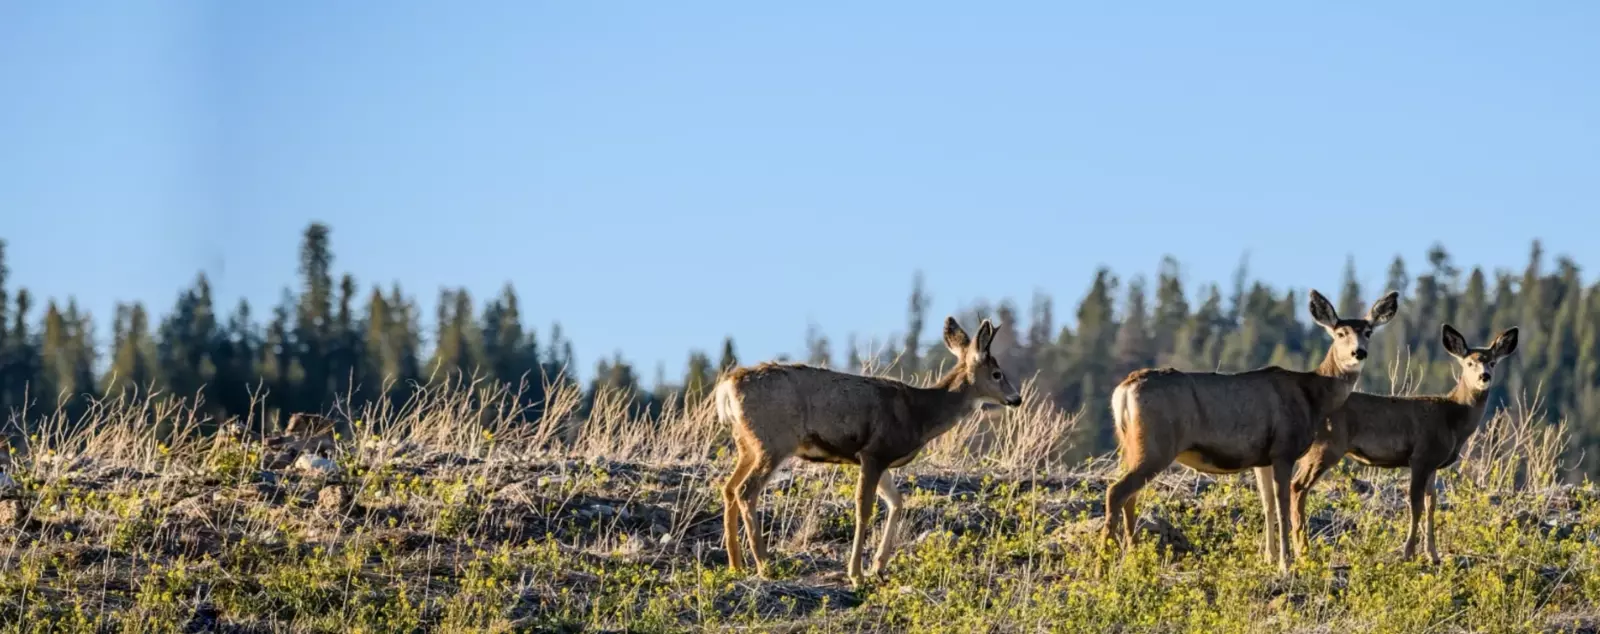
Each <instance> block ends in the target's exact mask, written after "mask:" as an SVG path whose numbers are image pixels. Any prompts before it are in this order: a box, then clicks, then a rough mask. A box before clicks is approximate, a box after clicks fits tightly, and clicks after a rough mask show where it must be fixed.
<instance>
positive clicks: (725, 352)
mask: <svg viewBox="0 0 1600 634" xmlns="http://www.w3.org/2000/svg"><path fill="white" fill-rule="evenodd" d="M736 367H739V357H738V355H736V354H734V353H733V337H724V338H723V339H722V358H721V359H720V360H718V361H717V368H718V372H719V373H722V372H727V371H729V370H732V369H734V368H736Z"/></svg>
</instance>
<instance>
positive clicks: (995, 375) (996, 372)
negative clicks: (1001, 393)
mask: <svg viewBox="0 0 1600 634" xmlns="http://www.w3.org/2000/svg"><path fill="white" fill-rule="evenodd" d="M991 376H993V377H994V380H996V381H999V380H1000V378H1001V374H1000V371H999V370H995V371H994V374H993V375H991Z"/></svg>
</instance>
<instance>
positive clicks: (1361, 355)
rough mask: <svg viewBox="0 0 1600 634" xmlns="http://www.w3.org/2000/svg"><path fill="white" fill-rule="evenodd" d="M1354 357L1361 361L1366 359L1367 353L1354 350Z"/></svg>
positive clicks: (1358, 349) (1357, 349)
mask: <svg viewBox="0 0 1600 634" xmlns="http://www.w3.org/2000/svg"><path fill="white" fill-rule="evenodd" d="M1355 357H1356V360H1357V361H1363V360H1365V359H1366V358H1367V351H1366V350H1362V349H1360V348H1356V352H1355Z"/></svg>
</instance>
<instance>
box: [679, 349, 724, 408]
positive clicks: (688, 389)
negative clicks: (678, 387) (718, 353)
mask: <svg viewBox="0 0 1600 634" xmlns="http://www.w3.org/2000/svg"><path fill="white" fill-rule="evenodd" d="M716 381H717V375H716V372H715V370H714V369H713V366H712V365H711V357H709V356H707V355H706V353H704V352H701V351H699V350H694V351H692V352H690V353H689V369H688V371H687V372H685V373H684V375H683V398H684V405H685V406H686V407H693V406H696V405H699V404H700V402H702V401H704V400H705V399H706V398H707V397H709V396H710V395H711V388H712V386H713V385H715V384H716Z"/></svg>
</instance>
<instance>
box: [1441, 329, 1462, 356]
mask: <svg viewBox="0 0 1600 634" xmlns="http://www.w3.org/2000/svg"><path fill="white" fill-rule="evenodd" d="M1443 330H1444V332H1443V334H1441V335H1440V337H1439V341H1440V343H1443V344H1444V351H1445V352H1448V353H1450V356H1452V357H1455V358H1457V359H1460V358H1462V357H1465V356H1467V352H1468V350H1467V338H1466V337H1463V336H1461V333H1460V332H1458V331H1457V330H1456V329H1455V327H1453V326H1451V325H1450V324H1445V325H1444V329H1443Z"/></svg>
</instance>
